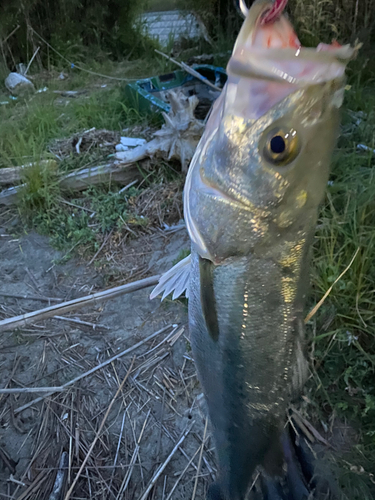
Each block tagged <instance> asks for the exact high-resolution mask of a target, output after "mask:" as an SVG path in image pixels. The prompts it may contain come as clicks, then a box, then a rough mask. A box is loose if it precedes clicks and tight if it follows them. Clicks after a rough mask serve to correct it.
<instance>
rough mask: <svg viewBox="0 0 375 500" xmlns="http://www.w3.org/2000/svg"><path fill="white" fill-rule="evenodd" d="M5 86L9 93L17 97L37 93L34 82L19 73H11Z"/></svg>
mask: <svg viewBox="0 0 375 500" xmlns="http://www.w3.org/2000/svg"><path fill="white" fill-rule="evenodd" d="M5 86H6V88H7V89H8V90H9V92H11V93H12V94H13V95H17V96H19V95H24V94H27V93H28V92H34V91H35V88H34V85H33V84H32V82H30V80H28V79H27V78H26V77H25V76H22V75H20V74H19V73H10V74H9V75H8V76H7V78H6V79H5Z"/></svg>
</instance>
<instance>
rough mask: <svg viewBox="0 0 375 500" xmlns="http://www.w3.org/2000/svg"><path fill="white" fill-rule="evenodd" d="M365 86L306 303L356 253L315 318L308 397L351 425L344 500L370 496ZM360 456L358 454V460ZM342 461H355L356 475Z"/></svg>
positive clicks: (369, 132)
mask: <svg viewBox="0 0 375 500" xmlns="http://www.w3.org/2000/svg"><path fill="white" fill-rule="evenodd" d="M373 95H374V94H373V90H372V88H366V87H365V88H363V87H361V88H357V87H354V88H352V90H351V92H349V93H348V95H347V102H346V112H345V116H344V120H343V134H342V136H341V139H340V142H339V148H338V150H337V152H336V155H335V158H334V162H333V169H332V175H331V181H330V185H329V186H328V192H327V197H326V202H325V205H324V206H323V207H322V210H321V213H320V220H319V225H318V231H317V234H316V241H315V245H314V260H313V276H312V282H313V300H314V301H315V302H317V301H318V300H319V299H320V298H321V296H322V295H323V294H324V292H325V291H326V290H327V289H328V288H329V287H330V286H331V285H332V283H333V281H334V280H335V279H336V278H337V276H338V275H339V274H340V273H341V272H342V271H343V269H345V267H346V266H347V265H348V263H349V262H350V260H351V258H352V256H353V254H354V253H355V251H356V249H357V248H360V250H359V253H358V255H357V257H356V259H355V260H354V262H353V264H352V266H351V267H350V269H349V270H348V272H347V273H346V274H345V275H344V276H343V277H342V279H341V280H340V281H339V282H338V283H337V284H336V285H335V286H334V287H333V290H332V292H331V294H330V295H329V297H328V298H327V300H326V301H325V303H324V306H323V307H322V308H321V309H320V310H319V312H318V314H317V316H316V318H315V320H314V321H315V332H316V333H315V336H314V338H313V345H314V366H315V368H316V371H315V372H314V377H313V379H312V381H311V383H310V396H309V397H310V399H311V400H312V401H314V403H315V404H314V410H312V411H313V413H314V412H316V414H317V417H318V418H319V419H320V420H321V421H326V422H327V424H329V422H331V424H333V421H334V419H335V416H336V417H337V418H339V419H341V420H345V421H348V422H350V423H351V425H352V426H353V427H354V429H355V431H356V433H357V436H358V442H357V443H355V442H353V443H351V444H352V451H351V452H350V453H349V454H348V456H344V461H343V462H342V463H341V466H342V468H341V476H342V477H341V481H342V484H343V486H345V488H346V491H347V492H350V494H349V493H348V496H349V498H350V499H353V500H354V499H358V500H359V499H370V498H373V497H372V496H371V494H370V492H373V491H374V489H375V488H374V484H373V483H372V481H373V478H372V477H371V476H370V474H369V473H370V472H371V471H373V470H374V467H375V432H374V429H375V426H374V423H375V384H374V376H375V307H374V306H375V297H374V290H375V272H374V266H373V262H374V261H375V246H374V242H375V231H374V227H375V201H374V200H375V184H374V176H375V157H374V154H373V153H372V152H371V151H369V152H360V151H359V150H358V149H357V144H358V143H359V142H361V143H363V144H366V145H368V146H370V147H373V145H374V139H375V136H374V132H373V131H374V126H375V112H374V111H373V110H374V104H375V99H374V97H373ZM360 455H361V456H360ZM347 463H355V464H358V463H360V464H361V466H362V468H363V471H366V470H367V471H368V473H367V474H366V473H364V472H362V469H361V468H358V469H355V468H353V467H350V466H347Z"/></svg>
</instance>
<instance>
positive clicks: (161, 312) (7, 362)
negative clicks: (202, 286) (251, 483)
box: [0, 227, 214, 500]
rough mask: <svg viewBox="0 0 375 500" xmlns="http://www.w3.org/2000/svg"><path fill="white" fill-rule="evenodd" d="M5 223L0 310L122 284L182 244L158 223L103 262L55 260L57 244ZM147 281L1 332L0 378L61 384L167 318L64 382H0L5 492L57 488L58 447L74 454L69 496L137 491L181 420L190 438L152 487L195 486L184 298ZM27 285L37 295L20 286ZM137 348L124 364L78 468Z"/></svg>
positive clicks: (44, 492)
mask: <svg viewBox="0 0 375 500" xmlns="http://www.w3.org/2000/svg"><path fill="white" fill-rule="evenodd" d="M0 235H1V236H0V319H4V318H7V317H11V316H14V315H18V314H21V313H24V312H28V311H32V310H36V309H40V308H42V307H46V306H47V305H48V303H49V302H48V298H49V299H50V303H51V304H53V303H57V301H56V300H55V299H62V300H69V299H73V298H76V297H80V296H83V295H87V294H88V293H90V292H94V291H99V290H103V289H105V288H108V287H109V286H115V285H116V284H122V283H124V282H126V280H127V279H129V277H130V276H133V279H134V276H137V274H138V275H139V274H142V277H145V276H146V275H152V274H156V273H159V272H162V271H163V270H165V269H167V268H168V267H170V265H171V264H172V261H173V260H174V259H176V257H177V256H178V254H179V252H180V251H181V250H183V249H186V248H188V240H187V237H186V233H185V230H182V231H178V232H176V233H172V234H170V233H163V232H161V231H159V232H155V234H153V235H147V236H145V237H142V238H141V239H140V240H133V241H131V242H129V243H127V244H126V247H125V248H124V249H123V252H122V255H123V257H122V259H119V258H118V259H117V261H116V262H112V263H111V266H112V267H110V269H111V272H110V273H109V272H108V268H105V269H102V270H95V266H88V265H87V264H86V263H84V262H79V261H77V260H74V259H72V260H70V261H69V262H67V263H65V264H59V263H58V261H59V259H61V257H62V254H61V253H60V252H57V251H55V250H53V249H51V247H50V246H49V244H48V241H47V239H45V238H43V237H41V236H39V235H36V234H29V235H25V236H23V237H21V238H13V237H11V236H9V235H8V234H7V232H6V230H5V228H1V227H0ZM114 268H116V273H117V274H116V273H115V270H114ZM115 274H116V280H117V281H116V283H112V282H113V276H114V275H115ZM135 279H137V278H135ZM108 280H109V281H110V282H111V283H110V285H108ZM149 292H150V290H149V289H147V290H142V291H139V292H136V293H133V294H130V295H126V296H123V297H119V298H117V299H114V300H111V301H108V302H105V303H103V304H100V305H99V306H93V307H90V308H87V309H83V310H79V311H76V312H73V313H71V314H70V315H67V317H66V318H65V319H55V318H53V319H50V320H45V321H43V322H39V323H37V324H35V325H30V326H28V327H27V328H23V329H20V330H17V331H14V332H5V333H1V334H0V387H1V388H4V387H8V388H30V387H52V386H60V385H62V384H64V383H66V382H68V381H70V380H72V379H74V378H75V377H77V376H79V375H81V374H83V373H85V372H87V371H88V370H90V369H92V368H94V367H95V366H98V365H99V364H101V363H103V362H105V361H106V360H108V359H110V358H111V357H113V356H114V355H116V354H119V353H121V352H122V351H124V350H127V349H128V348H130V347H132V346H133V345H135V344H136V343H138V342H140V341H142V340H143V339H146V338H147V337H149V336H150V335H152V334H153V333H154V332H157V331H159V330H161V329H162V330H163V331H162V332H161V333H159V334H157V335H156V336H154V338H153V339H151V340H149V341H146V342H145V343H144V344H143V345H142V346H140V347H139V348H137V349H135V350H133V352H131V353H129V354H127V355H124V356H121V357H119V358H118V359H117V360H115V361H113V362H112V363H110V364H108V365H106V366H105V367H104V368H101V369H99V370H97V371H95V373H93V374H91V375H90V376H87V377H84V378H82V379H81V380H80V381H79V382H77V383H75V384H73V385H71V386H70V387H69V388H68V389H66V390H65V391H64V392H56V393H54V394H53V395H49V396H48V395H46V393H44V394H43V393H41V392H36V393H26V394H7V395H4V394H0V447H1V448H0V450H1V451H0V493H1V494H2V496H4V498H7V495H8V498H9V497H12V498H15V499H20V500H21V499H23V500H25V499H36V498H38V499H42V498H46V499H49V498H51V499H52V498H54V497H49V495H50V493H51V491H52V488H53V484H54V481H55V476H56V472H57V468H58V464H59V462H60V459H61V457H62V454H63V452H67V454H68V457H69V459H68V470H65V486H64V487H65V491H66V490H67V488H68V487H69V486H70V485H71V484H72V483H73V481H75V480H76V479H77V483H76V486H75V488H74V490H73V494H72V497H71V498H76V499H78V498H80V499H85V498H103V499H107V498H125V499H133V498H136V499H138V498H141V495H142V493H143V492H144V491H146V489H147V486H148V484H149V482H150V480H151V479H152V477H153V476H154V474H155V473H156V471H157V470H158V467H159V466H160V465H161V464H163V463H164V462H165V461H166V459H167V458H168V456H169V455H170V454H171V452H172V451H173V449H174V447H175V445H176V443H177V442H178V440H179V438H180V437H181V435H182V434H183V433H184V431H186V429H188V430H189V432H188V434H187V436H186V438H185V439H184V441H183V443H182V444H181V446H180V447H179V448H177V449H176V450H175V452H174V453H173V455H172V457H171V458H170V461H169V463H168V464H167V465H166V467H165V469H164V470H163V472H162V474H161V475H160V477H159V479H158V480H157V481H156V483H155V492H154V494H153V498H155V499H162V498H167V497H168V494H169V492H170V491H171V490H172V488H173V485H174V484H175V482H176V481H177V480H179V478H180V477H181V480H180V481H179V484H178V486H177V488H176V490H175V492H174V493H173V496H172V498H174V499H179V498H181V499H183V498H184V499H185V498H191V496H192V490H193V487H194V482H195V477H196V475H197V471H196V468H197V465H198V458H199V453H197V455H196V456H195V458H194V460H193V461H192V464H191V465H190V466H189V467H188V468H187V470H186V471H185V472H184V473H183V475H182V476H181V474H182V472H183V471H184V469H185V468H186V466H187V464H188V461H189V460H190V459H191V457H193V455H194V453H195V452H196V451H197V450H199V449H200V447H201V445H202V439H203V430H204V417H203V415H202V414H201V411H200V410H199V407H198V404H197V399H196V398H197V395H198V394H199V392H200V391H199V386H198V382H197V379H196V375H195V369H194V364H193V361H192V359H191V356H190V352H189V342H188V339H187V335H188V333H187V328H186V307H185V305H184V304H183V303H182V302H170V301H169V302H163V303H160V302H159V301H157V300H156V301H150V300H149V298H148V295H149ZM25 295H26V296H28V297H31V296H32V297H33V300H25V299H23V298H18V296H25ZM34 298H35V299H34ZM72 320H73V321H74V320H78V321H81V322H86V323H89V324H88V325H86V324H82V323H77V322H73V321H72ZM90 324H93V325H96V326H95V329H94V328H93V327H92V326H90ZM133 356H135V359H134V365H133V368H132V371H131V373H130V376H129V378H128V380H127V382H126V383H125V386H124V388H123V390H122V392H121V394H120V396H119V397H118V398H117V400H116V401H115V402H114V403H113V406H112V408H111V410H110V412H109V415H108V418H107V419H106V421H105V423H104V426H103V430H102V431H101V432H100V434H99V435H98V436H97V437H98V439H97V440H96V444H95V445H94V447H93V450H92V452H91V453H90V454H89V456H88V459H87V463H86V466H85V467H84V469H83V471H82V472H81V474H80V476H79V478H77V472H78V470H79V467H80V466H81V464H82V463H83V461H84V460H85V458H86V457H87V455H88V452H89V449H90V446H91V444H92V443H93V441H94V440H95V436H96V434H97V432H98V429H99V428H100V426H101V424H102V421H103V418H104V416H105V413H106V410H107V409H108V407H109V405H110V403H111V401H112V399H113V397H114V395H115V393H116V391H117V389H118V386H119V384H120V382H121V381H122V380H123V379H124V376H125V374H126V372H127V370H128V369H129V367H130V366H131V360H132V358H133ZM41 396H42V400H41V401H35V402H32V401H34V400H35V399H36V398H40V397H41ZM23 407H25V409H23V410H22V408H23ZM191 425H192V427H191V428H190V426H191ZM209 447H210V443H209V441H207V442H206V446H205V448H204V449H205V452H204V454H203V462H202V466H201V470H200V478H199V481H198V490H197V498H201V497H202V495H203V490H204V489H205V488H206V485H207V483H208V482H210V481H211V478H212V477H213V476H214V462H213V456H212V451H210V450H209Z"/></svg>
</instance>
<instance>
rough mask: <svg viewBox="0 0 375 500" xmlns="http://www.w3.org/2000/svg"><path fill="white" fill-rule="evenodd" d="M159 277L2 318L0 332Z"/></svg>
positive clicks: (147, 284)
mask: <svg viewBox="0 0 375 500" xmlns="http://www.w3.org/2000/svg"><path fill="white" fill-rule="evenodd" d="M159 278H160V276H151V277H150V278H145V279H143V280H139V281H134V282H133V283H127V284H126V285H121V286H117V287H115V288H110V289H109V290H104V291H103V292H97V293H94V294H92V295H86V296H85V297H81V298H79V299H74V300H69V301H68V302H63V303H62V304H56V305H54V306H50V307H46V308H44V309H39V310H37V311H33V312H30V313H26V314H21V315H20V316H14V317H12V318H7V319H4V320H2V321H0V332H6V331H8V330H13V329H15V328H20V327H24V326H26V325H28V324H30V323H34V322H35V321H40V320H42V319H47V318H51V317H52V316H63V315H64V314H65V313H67V312H69V311H73V310H75V309H80V308H82V307H86V306H88V305H92V304H96V303H98V302H102V301H103V300H109V299H114V298H115V297H119V296H120V295H124V294H126V293H131V292H136V291H138V290H142V289H143V288H148V287H150V286H154V285H156V284H157V283H158V282H159Z"/></svg>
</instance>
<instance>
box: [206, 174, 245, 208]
mask: <svg viewBox="0 0 375 500" xmlns="http://www.w3.org/2000/svg"><path fill="white" fill-rule="evenodd" d="M200 179H201V182H202V183H203V184H204V186H206V187H207V188H208V189H209V190H212V191H215V192H216V193H217V194H219V195H220V196H221V197H222V198H223V199H224V200H227V201H229V202H230V203H231V204H232V205H233V204H235V205H237V206H238V207H239V208H241V209H242V210H246V211H249V210H250V207H249V206H248V205H246V204H245V203H243V202H242V201H240V200H238V199H237V198H235V197H234V196H231V195H230V194H229V193H228V192H224V191H223V190H222V189H221V188H220V187H219V185H218V184H217V183H215V182H213V181H210V180H208V179H207V177H206V176H205V175H204V172H200ZM207 194H210V193H207Z"/></svg>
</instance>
